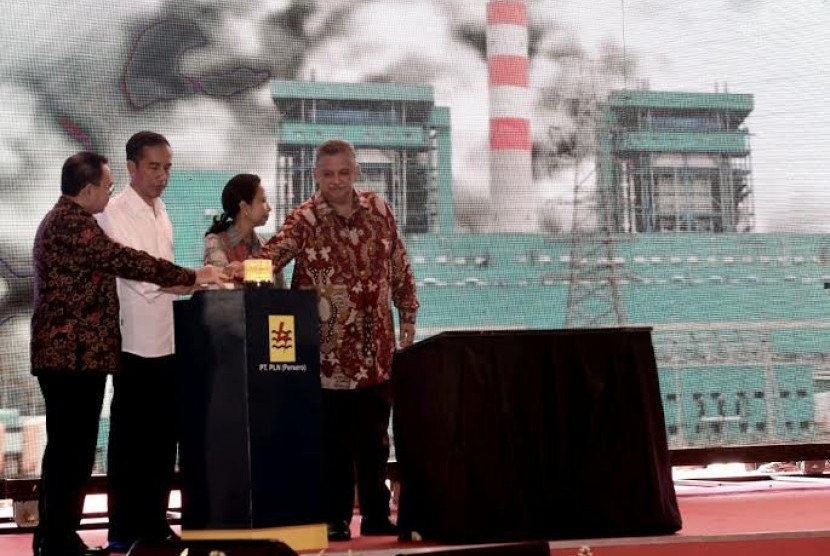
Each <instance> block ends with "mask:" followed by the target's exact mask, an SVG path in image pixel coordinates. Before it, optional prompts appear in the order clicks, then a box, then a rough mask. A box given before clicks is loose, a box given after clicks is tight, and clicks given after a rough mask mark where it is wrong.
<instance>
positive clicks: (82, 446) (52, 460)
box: [34, 371, 107, 553]
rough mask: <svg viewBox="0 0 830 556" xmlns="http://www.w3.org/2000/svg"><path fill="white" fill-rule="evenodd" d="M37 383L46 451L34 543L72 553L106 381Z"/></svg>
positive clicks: (44, 378)
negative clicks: (42, 405) (41, 394)
mask: <svg viewBox="0 0 830 556" xmlns="http://www.w3.org/2000/svg"><path fill="white" fill-rule="evenodd" d="M37 379H38V383H39V384H40V391H41V392H42V393H43V400H44V402H45V405H46V449H45V450H44V452H43V465H42V467H41V476H40V492H39V494H38V513H39V514H40V521H39V523H38V526H37V529H35V535H34V542H35V544H39V543H44V544H45V545H46V546H48V547H49V548H50V551H51V552H54V553H61V552H62V551H63V550H64V549H66V551H67V553H70V551H71V549H73V548H74V547H75V546H76V537H75V535H76V532H77V530H78V527H79V525H80V523H81V516H82V515H83V509H84V498H85V489H86V485H87V483H88V482H89V478H90V476H91V475H92V466H93V464H94V463H95V449H96V444H97V440H98V421H99V419H100V416H101V406H102V405H103V403H104V388H105V386H106V382H107V376H106V375H105V374H99V373H83V372H77V371H71V372H70V371H66V372H59V371H42V372H40V373H39V374H38V377H37Z"/></svg>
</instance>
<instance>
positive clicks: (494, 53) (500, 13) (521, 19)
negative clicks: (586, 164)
mask: <svg viewBox="0 0 830 556" xmlns="http://www.w3.org/2000/svg"><path fill="white" fill-rule="evenodd" d="M527 25H528V17H527V5H526V4H525V2H524V1H522V0H492V1H490V2H488V3H487V67H488V75H489V84H490V85H489V87H490V89H489V92H490V199H491V202H492V204H493V210H494V215H495V229H496V230H497V231H502V232H531V231H534V230H536V195H535V192H534V188H533V174H532V170H531V159H530V155H531V147H532V141H531V135H530V83H529V61H528V33H527Z"/></svg>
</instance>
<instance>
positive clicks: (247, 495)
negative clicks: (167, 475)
mask: <svg viewBox="0 0 830 556" xmlns="http://www.w3.org/2000/svg"><path fill="white" fill-rule="evenodd" d="M174 311H175V331H176V354H177V360H178V365H177V367H178V369H179V378H180V381H179V386H180V391H181V409H182V411H181V420H180V422H181V427H182V431H181V432H182V435H181V444H180V453H179V466H180V476H181V492H182V538H184V539H186V540H198V539H268V538H272V539H278V540H281V541H283V542H285V543H286V544H288V545H290V546H291V547H292V548H294V549H295V550H304V549H317V548H324V547H325V546H327V540H326V528H325V525H324V522H325V517H324V509H323V493H322V490H321V477H322V467H321V466H322V463H321V459H320V458H321V419H320V374H319V366H320V359H319V357H320V356H319V344H318V331H317V321H318V317H317V308H316V297H315V294H314V292H298V291H288V290H274V289H257V290H218V291H205V292H198V293H196V294H194V295H193V297H192V298H191V299H189V300H180V301H176V302H175V304H174Z"/></svg>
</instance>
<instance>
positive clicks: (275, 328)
mask: <svg viewBox="0 0 830 556" xmlns="http://www.w3.org/2000/svg"><path fill="white" fill-rule="evenodd" d="M268 346H269V352H270V361H271V363H294V362H295V361H297V336H296V332H295V331H294V316H293V315H268Z"/></svg>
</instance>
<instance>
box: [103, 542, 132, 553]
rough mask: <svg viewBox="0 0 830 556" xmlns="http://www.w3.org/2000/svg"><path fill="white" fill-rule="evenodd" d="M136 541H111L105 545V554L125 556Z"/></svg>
mask: <svg viewBox="0 0 830 556" xmlns="http://www.w3.org/2000/svg"><path fill="white" fill-rule="evenodd" d="M135 542H136V541H132V540H121V539H113V540H110V541H109V542H108V543H107V552H108V553H116V554H126V553H127V552H129V551H130V549H131V548H132V547H133V545H134V544H135Z"/></svg>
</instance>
